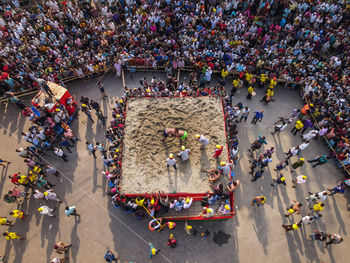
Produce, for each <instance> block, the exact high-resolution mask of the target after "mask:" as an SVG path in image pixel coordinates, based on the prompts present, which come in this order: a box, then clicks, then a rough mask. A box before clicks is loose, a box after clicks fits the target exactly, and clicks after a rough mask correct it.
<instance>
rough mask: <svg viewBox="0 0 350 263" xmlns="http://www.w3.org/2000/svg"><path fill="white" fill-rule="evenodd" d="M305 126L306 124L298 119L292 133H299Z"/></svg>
mask: <svg viewBox="0 0 350 263" xmlns="http://www.w3.org/2000/svg"><path fill="white" fill-rule="evenodd" d="M303 127H304V124H303V123H302V122H301V121H297V122H296V123H295V125H294V127H293V129H292V130H291V133H293V135H297V133H298V132H300V131H301V129H302V128H303Z"/></svg>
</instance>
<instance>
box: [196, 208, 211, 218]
mask: <svg viewBox="0 0 350 263" xmlns="http://www.w3.org/2000/svg"><path fill="white" fill-rule="evenodd" d="M199 216H201V217H203V218H210V217H213V216H214V209H213V208H210V207H203V209H202V212H201V213H200V214H199Z"/></svg>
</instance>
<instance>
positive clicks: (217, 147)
mask: <svg viewBox="0 0 350 263" xmlns="http://www.w3.org/2000/svg"><path fill="white" fill-rule="evenodd" d="M215 148H216V149H215V153H214V155H213V157H214V158H218V157H219V156H220V155H221V154H222V151H223V150H224V146H222V145H219V144H217V145H216V146H215Z"/></svg>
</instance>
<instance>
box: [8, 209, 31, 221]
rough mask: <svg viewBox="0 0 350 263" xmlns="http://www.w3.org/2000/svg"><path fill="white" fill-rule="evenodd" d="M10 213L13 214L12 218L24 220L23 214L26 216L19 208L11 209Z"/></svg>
mask: <svg viewBox="0 0 350 263" xmlns="http://www.w3.org/2000/svg"><path fill="white" fill-rule="evenodd" d="M10 215H11V216H13V217H14V218H18V219H22V220H24V216H26V215H27V214H24V213H23V212H21V211H19V210H13V211H11V212H10Z"/></svg>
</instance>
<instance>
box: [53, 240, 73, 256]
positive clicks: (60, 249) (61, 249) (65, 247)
mask: <svg viewBox="0 0 350 263" xmlns="http://www.w3.org/2000/svg"><path fill="white" fill-rule="evenodd" d="M71 246H72V244H70V245H69V244H66V243H64V242H59V243H57V244H55V245H54V246H53V248H54V249H55V251H56V252H57V253H58V254H62V253H64V252H66V251H68V249H69V248H70V247H71Z"/></svg>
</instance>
